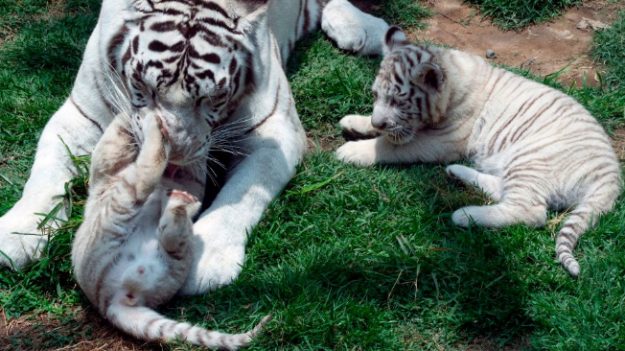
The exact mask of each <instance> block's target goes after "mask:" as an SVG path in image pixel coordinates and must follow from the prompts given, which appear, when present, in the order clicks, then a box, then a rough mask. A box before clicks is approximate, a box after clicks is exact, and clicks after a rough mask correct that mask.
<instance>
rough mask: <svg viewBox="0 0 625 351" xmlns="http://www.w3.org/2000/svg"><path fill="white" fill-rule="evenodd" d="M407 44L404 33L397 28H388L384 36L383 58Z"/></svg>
mask: <svg viewBox="0 0 625 351" xmlns="http://www.w3.org/2000/svg"><path fill="white" fill-rule="evenodd" d="M408 44H410V42H409V41H408V38H407V37H406V34H405V33H404V31H403V30H402V29H401V28H400V27H398V26H390V27H389V28H388V30H387V31H386V35H385V36H384V56H386V55H388V54H389V53H390V52H391V51H393V50H394V49H395V48H397V47H399V46H403V45H408Z"/></svg>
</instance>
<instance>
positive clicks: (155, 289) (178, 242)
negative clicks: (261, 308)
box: [72, 114, 268, 350]
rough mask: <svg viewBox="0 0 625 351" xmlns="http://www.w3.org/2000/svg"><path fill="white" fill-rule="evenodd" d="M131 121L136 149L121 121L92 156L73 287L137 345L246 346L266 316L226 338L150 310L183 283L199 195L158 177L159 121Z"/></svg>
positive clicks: (164, 151)
mask: <svg viewBox="0 0 625 351" xmlns="http://www.w3.org/2000/svg"><path fill="white" fill-rule="evenodd" d="M135 122H136V123H138V124H140V127H141V129H143V135H144V141H143V143H142V144H143V145H141V146H138V145H137V144H138V142H137V141H136V140H137V138H136V137H135V136H134V135H133V134H132V132H131V130H132V129H131V128H130V123H131V122H130V121H128V120H127V119H125V118H124V116H121V115H120V116H118V117H116V119H115V120H114V121H113V123H112V124H111V126H109V127H108V128H107V129H106V132H105V133H104V135H103V137H102V139H101V140H100V142H99V143H98V144H97V146H96V148H95V151H94V153H93V157H92V164H91V177H90V188H89V199H88V200H87V206H86V209H85V218H84V222H83V224H82V225H81V226H80V228H79V229H78V231H77V233H76V237H75V238H74V242H73V247H72V263H73V266H74V273H75V276H76V279H77V281H78V284H79V285H80V287H81V288H82V289H83V291H84V292H85V294H86V295H87V297H88V298H89V300H90V301H91V303H93V304H94V305H95V306H96V307H97V309H98V310H99V312H100V313H101V314H102V315H103V316H104V317H105V318H106V319H108V320H109V321H110V322H111V323H113V324H114V325H115V326H117V327H119V328H120V329H122V330H123V331H124V332H126V333H128V334H131V335H133V336H135V337H137V338H140V339H145V340H149V341H157V340H160V341H168V340H174V339H181V340H184V341H187V342H190V343H193V344H197V345H203V346H206V347H210V348H220V349H228V350H232V349H237V348H239V347H242V346H246V345H247V344H249V343H250V342H251V340H252V338H253V337H254V336H255V335H256V334H257V333H258V332H259V331H260V328H261V326H262V325H263V324H264V323H266V322H267V320H268V319H267V317H266V318H265V319H263V321H261V323H260V324H259V325H258V326H257V327H255V328H254V329H253V330H252V331H250V332H248V333H245V334H237V335H230V334H223V333H219V332H214V331H208V330H205V329H203V328H201V327H198V326H192V325H190V324H188V323H179V322H176V321H173V320H170V319H167V318H165V317H163V316H161V315H160V314H158V313H157V312H155V311H153V310H152V309H151V308H153V307H156V306H158V305H160V304H162V303H164V302H166V301H168V300H169V299H170V298H171V297H173V296H174V295H175V294H176V292H178V290H180V288H181V287H182V285H183V283H184V282H185V279H186V278H187V275H188V273H189V269H190V268H191V260H192V255H191V254H190V243H191V237H192V235H193V230H192V222H191V218H192V217H193V216H194V215H195V214H196V213H197V211H198V210H199V208H200V203H199V202H198V200H197V198H196V197H195V196H194V195H192V194H199V193H201V191H202V185H201V184H198V183H196V182H194V181H193V180H191V179H192V177H187V178H188V179H187V178H185V177H184V175H183V176H181V177H180V176H179V177H176V178H175V179H173V178H168V177H164V176H163V174H164V172H165V169H166V167H167V164H168V161H169V153H170V151H171V146H170V143H169V142H168V139H167V137H166V135H165V134H166V133H167V132H166V130H165V129H164V128H163V126H162V123H161V120H160V118H159V117H156V116H155V115H154V114H151V115H147V116H145V117H144V119H143V120H142V121H139V122H137V121H135ZM139 148H140V150H139ZM169 189H176V190H169Z"/></svg>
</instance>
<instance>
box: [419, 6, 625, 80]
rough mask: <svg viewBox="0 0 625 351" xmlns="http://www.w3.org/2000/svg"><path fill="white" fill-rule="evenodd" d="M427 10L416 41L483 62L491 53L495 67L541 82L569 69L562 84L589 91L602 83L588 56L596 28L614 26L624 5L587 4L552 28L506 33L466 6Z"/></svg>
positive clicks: (545, 25)
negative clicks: (523, 73)
mask: <svg viewBox="0 0 625 351" xmlns="http://www.w3.org/2000/svg"><path fill="white" fill-rule="evenodd" d="M428 7H430V9H431V10H432V13H433V16H432V17H430V18H428V19H427V20H426V24H427V27H426V29H423V30H413V31H411V32H410V36H411V39H413V40H418V41H431V42H434V43H437V44H442V45H446V46H451V47H454V48H457V49H460V50H466V51H469V52H472V53H474V54H477V55H480V56H482V57H484V56H485V55H486V52H487V50H492V51H494V53H495V55H496V57H495V58H494V59H491V60H490V61H491V62H493V63H497V64H505V65H509V66H515V67H522V68H526V69H529V70H531V71H532V72H533V73H534V74H537V75H541V76H545V75H548V74H551V73H554V72H558V71H560V70H562V69H564V72H563V73H562V74H561V75H560V76H559V78H558V79H559V81H560V82H561V83H564V84H567V85H568V84H571V83H573V84H576V85H578V86H580V85H581V84H582V82H583V80H584V79H586V82H587V84H588V85H596V84H597V83H598V82H597V79H596V71H597V69H598V68H597V67H596V64H595V63H594V62H593V61H592V59H591V58H590V56H589V52H590V47H591V44H592V36H593V32H594V30H593V29H592V27H593V25H594V26H597V25H600V24H601V23H603V24H607V25H609V24H611V23H612V22H613V21H614V20H615V19H616V17H617V14H618V10H619V9H622V8H625V3H624V2H619V3H610V2H608V1H606V0H591V1H584V3H583V4H582V5H580V6H579V7H574V8H571V9H569V10H568V11H567V12H566V13H564V14H563V15H562V16H559V17H558V18H556V19H554V20H553V21H551V22H547V23H541V24H538V25H534V26H530V27H528V28H525V29H523V30H520V31H504V30H501V29H500V28H499V27H497V26H496V25H494V24H492V23H491V22H490V21H489V20H488V19H483V18H482V17H481V15H480V14H479V12H478V11H477V9H476V8H475V7H471V6H469V5H467V4H464V3H463V2H462V1H461V0H429V1H428ZM593 21H598V22H593ZM580 22H582V23H580ZM589 22H590V24H592V25H588V23H589ZM584 23H585V24H586V25H587V28H585V29H578V28H577V27H578V24H580V27H584V25H583V24H584Z"/></svg>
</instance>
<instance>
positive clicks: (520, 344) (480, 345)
mask: <svg viewBox="0 0 625 351" xmlns="http://www.w3.org/2000/svg"><path fill="white" fill-rule="evenodd" d="M529 346H530V345H529V338H517V339H514V340H513V341H512V342H511V343H509V344H508V345H506V346H504V347H501V346H500V345H499V344H498V343H496V342H495V341H493V340H491V339H489V338H485V337H479V338H475V339H473V341H471V343H470V344H469V345H468V347H467V348H466V351H495V350H499V351H520V350H526V349H527V348H528V347H529Z"/></svg>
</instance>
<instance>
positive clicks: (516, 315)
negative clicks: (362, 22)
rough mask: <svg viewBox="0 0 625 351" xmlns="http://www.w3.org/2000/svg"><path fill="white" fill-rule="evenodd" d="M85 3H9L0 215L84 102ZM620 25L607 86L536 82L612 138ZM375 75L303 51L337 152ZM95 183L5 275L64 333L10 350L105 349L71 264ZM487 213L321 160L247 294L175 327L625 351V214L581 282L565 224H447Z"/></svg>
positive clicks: (213, 298)
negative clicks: (565, 253)
mask: <svg viewBox="0 0 625 351" xmlns="http://www.w3.org/2000/svg"><path fill="white" fill-rule="evenodd" d="M81 3H82V2H80V1H73V2H70V3H68V5H67V6H68V7H67V8H66V10H65V11H64V12H63V13H62V14H61V16H58V17H45V18H41V17H40V14H41V13H42V10H41V7H38V6H35V5H32V4H40V5H41V6H45V2H27V1H22V2H18V3H7V6H8V5H10V6H12V7H11V8H10V9H9V10H6V9H7V8H5V7H4V3H0V4H3V5H2V6H0V23H7V22H6V21H9V20H10V21H15V23H18V22H19V23H21V24H20V27H19V28H18V30H15V32H14V34H13V36H12V38H11V39H10V40H9V41H7V42H6V43H4V45H3V46H2V47H0V91H1V92H2V93H1V94H0V200H1V201H0V213H4V212H5V211H6V210H8V209H9V207H10V206H11V204H13V203H14V202H15V201H16V200H17V198H18V197H19V194H20V190H21V188H22V186H23V183H24V181H25V180H26V177H27V172H28V167H29V165H30V164H31V162H32V157H33V153H34V148H35V145H36V141H37V138H38V136H39V133H40V132H41V129H42V127H43V125H44V124H45V122H46V121H47V119H48V118H49V116H50V115H51V114H52V113H53V112H54V111H55V110H56V108H58V106H60V104H61V103H62V102H63V100H64V98H65V97H66V95H67V93H68V91H69V88H70V87H71V84H72V79H73V76H74V75H75V72H76V70H77V67H78V64H79V60H80V55H81V51H82V48H83V47H84V44H85V43H86V39H87V36H88V34H89V32H90V30H91V27H92V26H93V24H94V23H95V18H96V17H95V16H96V11H97V2H96V1H91V2H89V4H88V6H87V5H81ZM42 4H43V5H42ZM390 4H395V6H396V5H397V4H400V5H401V6H400V7H397V8H402V7H403V6H404V5H405V4H407V3H406V2H405V0H402V1H399V0H398V1H396V2H395V1H393V2H390ZM31 5H32V6H31ZM392 8H393V5H390V6H389V7H388V8H386V7H385V8H384V9H392ZM16 11H17V12H16ZM15 13H19V15H17V16H14V14H15ZM394 16H395V15H394ZM397 16H400V15H397ZM400 19H401V17H393V20H394V21H399V20H400ZM619 21H620V22H618V23H620V24H617V25H615V26H614V27H613V28H612V29H610V31H609V32H608V31H606V32H602V33H600V34H598V35H597V38H596V41H595V49H594V52H595V55H597V56H596V57H597V58H598V59H599V60H602V62H604V63H605V65H606V72H607V73H606V74H605V76H604V84H603V86H601V87H598V88H590V87H586V88H581V89H578V88H572V87H562V86H559V85H558V84H557V83H555V81H554V77H553V76H551V77H544V78H541V77H537V78H536V79H541V80H544V81H545V82H546V83H548V84H552V85H554V86H558V87H559V88H561V89H563V90H565V91H567V92H568V93H570V94H572V95H574V96H575V97H577V98H578V99H579V100H580V101H581V102H582V103H583V104H584V105H586V106H587V107H588V108H589V109H590V110H591V111H592V112H593V113H594V114H595V115H596V116H597V117H598V119H599V120H600V121H601V123H603V124H604V125H605V126H606V127H608V128H609V129H613V128H616V127H619V126H623V125H625V116H624V115H623V112H624V111H623V108H624V106H625V100H624V99H625V98H624V97H625V94H623V91H624V89H625V86H624V85H623V84H622V83H621V84H620V85H619V82H622V81H623V80H622V79H621V78H619V77H622V71H621V70H620V69H621V68H620V66H619V65H620V62H622V60H621V59H620V58H622V53H623V52H624V50H622V49H623V44H622V43H623V41H622V40H623V37H624V36H625V29H624V28H623V25H622V24H623V21H625V15H621V17H620V19H619ZM403 24H405V25H406V24H407V23H403ZM0 28H4V27H1V26H0ZM619 38H620V39H619ZM619 40H620V41H619ZM619 43H620V44H619ZM41 53H45V54H41ZM619 55H620V56H619ZM376 66H377V61H376V60H373V59H363V58H357V57H353V56H350V55H346V54H345V53H342V52H340V51H339V50H337V49H335V48H334V47H333V46H332V45H331V44H330V43H329V42H328V40H327V39H325V38H324V37H323V35H313V36H311V37H310V38H308V39H307V40H305V41H304V42H303V43H302V44H301V45H300V49H299V50H298V51H297V53H296V54H295V55H294V57H293V58H292V60H291V62H290V64H289V70H288V71H289V78H290V80H291V82H292V88H293V93H294V95H295V99H296V102H297V107H298V111H299V113H300V117H301V119H302V121H303V123H304V125H305V127H306V129H307V130H308V132H309V135H310V136H311V137H312V138H313V139H314V140H316V142H317V143H319V144H321V145H322V146H323V147H324V148H327V147H334V146H336V145H337V144H338V143H340V138H339V134H340V132H339V131H338V129H337V126H336V123H337V122H338V120H339V119H340V117H342V116H343V115H344V114H347V113H367V112H368V111H370V109H371V102H372V100H371V94H370V84H371V82H372V80H373V78H374V74H375V70H376ZM619 72H620V73H619ZM619 79H620V80H619ZM77 162H78V163H79V164H83V165H84V164H85V162H87V160H86V159H84V158H81V159H78V160H77ZM85 176H86V174H84V172H83V173H82V175H81V177H78V178H77V179H75V180H74V181H73V183H72V184H70V185H71V186H69V187H68V194H69V195H71V196H70V197H68V198H67V199H66V201H67V202H68V203H70V202H71V203H72V207H73V211H72V216H71V219H70V220H69V221H68V223H67V224H66V225H64V226H63V227H62V228H61V229H60V230H59V231H58V232H57V233H56V235H55V236H54V237H53V239H52V241H51V243H50V245H49V246H48V248H47V250H46V252H45V254H44V257H43V259H42V260H40V261H39V262H37V263H35V264H33V265H32V266H31V267H29V268H28V269H26V270H24V271H23V272H21V273H15V272H10V271H8V270H6V269H4V270H0V305H1V306H2V308H3V310H4V313H5V314H6V315H7V316H8V317H9V318H17V317H19V316H28V315H38V314H40V313H46V314H49V315H50V316H52V317H53V318H55V319H57V320H58V325H60V327H55V328H49V327H46V326H45V325H41V324H38V323H39V322H37V321H33V322H32V323H34V324H35V328H34V330H35V331H36V333H37V338H36V342H35V341H33V340H31V339H29V338H28V337H27V336H25V335H23V334H16V335H11V336H8V337H4V338H3V335H1V334H2V333H0V349H6V348H7V346H8V348H10V349H23V350H31V349H35V348H37V349H55V348H61V347H64V346H67V345H72V344H75V343H78V342H80V341H82V340H84V339H89V338H93V337H94V336H93V335H94V334H95V335H97V334H96V333H95V332H94V330H93V329H92V328H95V327H94V326H92V325H90V324H88V325H84V324H83V322H82V321H81V320H80V319H79V318H78V317H77V315H76V313H77V310H80V309H86V310H88V311H91V312H90V313H92V314H93V313H95V312H93V310H91V309H90V308H89V304H88V302H87V301H86V299H85V298H84V297H83V295H82V293H81V292H80V290H79V289H78V288H77V286H76V284H75V282H74V281H73V279H72V276H71V267H70V259H69V248H70V243H71V238H72V235H73V232H74V231H75V230H76V228H77V226H78V225H79V223H80V219H81V213H82V206H83V205H84V197H85V192H86V190H85V179H86V178H85ZM6 179H8V180H9V181H10V183H9V182H7V180H6ZM484 201H486V200H485V199H484V197H483V196H482V195H480V194H479V193H476V192H474V191H472V190H470V189H466V188H463V187H461V186H459V185H458V184H456V183H454V182H451V181H449V180H448V179H447V178H446V177H445V175H444V169H443V167H442V166H433V165H415V166H412V167H376V168H371V169H359V168H355V167H351V166H346V165H343V164H341V163H339V162H337V161H336V160H335V159H334V157H333V155H332V153H331V152H327V151H322V150H321V149H320V148H318V149H317V150H316V151H314V152H312V153H311V154H309V155H308V156H307V157H306V159H305V160H304V162H303V164H302V165H301V166H300V167H299V170H298V173H297V175H296V176H295V178H294V179H293V181H292V182H291V183H290V184H289V186H288V187H287V189H285V191H284V192H283V193H282V195H281V196H280V197H279V198H278V199H276V200H275V201H274V202H273V204H272V205H271V207H270V209H269V210H268V211H267V213H266V215H265V217H264V219H263V220H262V221H261V223H260V224H259V225H258V226H257V227H256V228H255V230H254V231H253V233H252V235H251V238H250V242H249V244H248V250H247V252H248V257H247V260H246V263H245V266H244V269H243V272H242V274H241V275H240V277H239V278H238V279H237V280H236V282H234V283H233V284H232V285H230V286H227V287H224V288H222V289H219V290H217V291H215V292H211V293H209V294H206V295H204V296H199V297H194V298H177V299H175V300H174V301H172V302H171V303H170V304H168V305H167V306H164V307H163V308H162V309H161V310H162V311H163V312H164V313H166V314H167V315H169V316H171V317H174V318H177V319H185V320H188V321H191V322H195V323H201V324H203V325H204V326H206V327H209V328H218V329H220V330H226V331H231V332H235V331H240V330H243V329H246V328H249V327H251V326H252V325H253V323H254V322H255V321H258V320H259V319H260V317H261V316H262V315H264V314H266V313H269V312H270V313H272V314H273V315H274V318H275V319H274V321H273V322H272V323H271V324H270V325H269V327H268V329H267V331H266V333H264V334H263V335H262V336H261V337H260V338H259V340H258V342H257V343H255V344H254V345H253V347H252V348H251V349H252V350H274V349H288V350H348V349H349V350H441V349H444V350H466V349H467V348H468V347H469V345H470V344H471V343H472V342H473V341H474V340H476V339H479V340H487V341H488V342H489V344H488V345H490V348H491V349H492V348H495V349H498V348H503V347H504V346H511V345H512V346H517V347H518V348H521V347H522V346H523V345H525V346H526V349H532V350H562V351H565V350H623V349H625V348H624V347H623V342H622V340H624V339H625V319H623V316H624V315H625V284H623V281H622V277H623V276H624V274H625V255H623V252H625V236H624V235H623V230H624V228H625V201H624V200H622V199H621V200H620V201H619V202H618V204H617V207H616V209H615V210H614V212H612V213H611V214H609V215H607V216H605V217H604V218H602V220H601V222H600V224H599V226H598V227H597V228H595V229H593V230H591V231H589V232H588V233H587V234H586V235H585V236H584V237H583V238H582V240H581V242H580V246H579V248H578V249H577V250H576V254H577V256H578V258H579V259H580V263H581V266H582V275H581V277H580V278H579V279H578V280H572V279H570V278H569V277H568V276H567V275H566V274H565V273H564V271H563V270H562V269H561V268H560V266H559V265H558V264H557V263H556V262H555V260H554V252H553V250H554V241H553V236H554V235H555V233H556V231H557V225H556V224H553V225H549V226H547V227H546V228H544V229H528V228H526V227H524V226H513V227H510V228H506V229H502V230H485V229H476V228H473V229H461V228H457V227H455V226H453V225H452V224H451V223H450V220H449V216H450V214H451V212H452V211H453V210H454V209H456V208H458V207H460V206H463V205H466V204H480V203H484ZM556 216H557V214H555V213H554V214H552V217H551V218H555V217H556ZM30 336H31V337H32V334H31V335H30ZM138 345H139V344H138ZM519 345H521V346H519ZM147 347H149V348H154V349H160V347H159V346H155V345H148V346H147ZM165 349H173V350H189V349H192V348H191V347H189V346H186V345H174V346H166V347H165Z"/></svg>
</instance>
